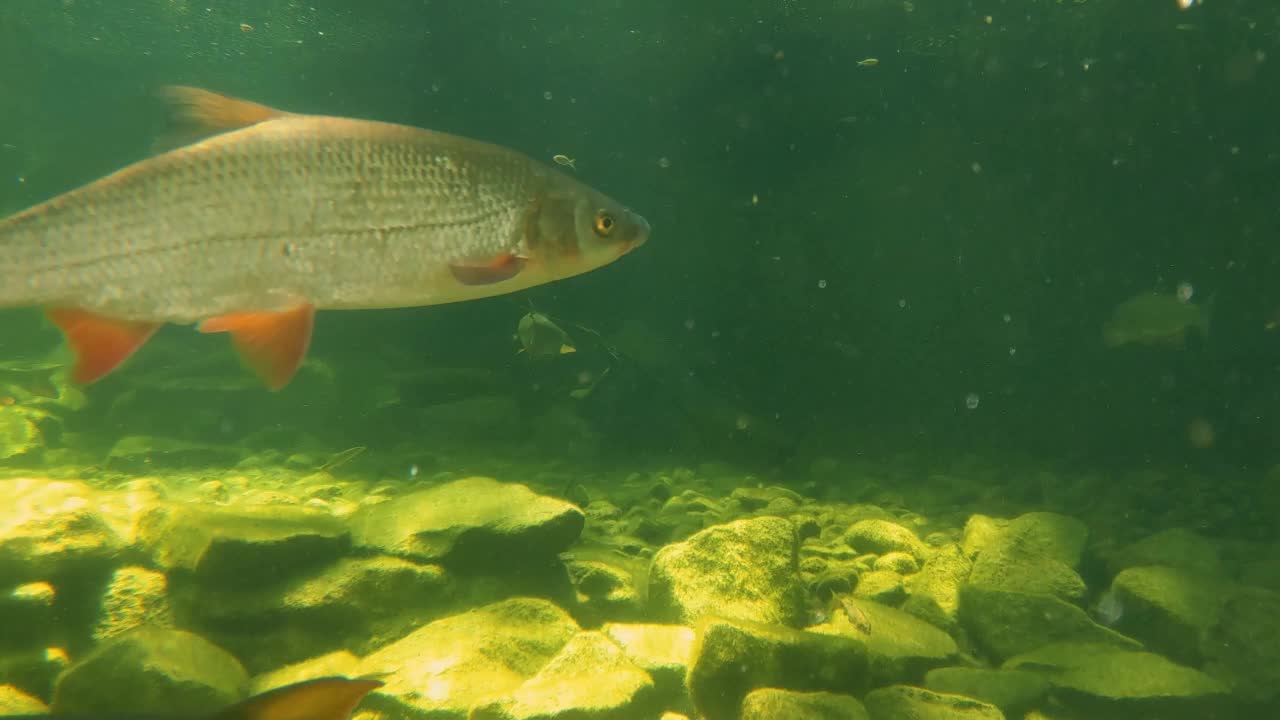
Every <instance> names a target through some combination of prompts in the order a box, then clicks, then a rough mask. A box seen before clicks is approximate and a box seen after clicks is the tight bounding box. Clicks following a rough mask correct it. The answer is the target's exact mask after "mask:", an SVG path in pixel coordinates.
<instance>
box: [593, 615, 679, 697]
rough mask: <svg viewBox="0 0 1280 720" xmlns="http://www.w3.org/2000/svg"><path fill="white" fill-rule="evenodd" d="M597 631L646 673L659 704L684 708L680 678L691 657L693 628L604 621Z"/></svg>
mask: <svg viewBox="0 0 1280 720" xmlns="http://www.w3.org/2000/svg"><path fill="white" fill-rule="evenodd" d="M600 631H601V632H603V633H604V634H605V635H607V636H608V637H609V639H610V640H612V641H613V642H614V643H616V644H617V645H618V647H620V648H622V652H623V654H624V655H626V656H627V659H628V660H630V661H631V662H633V663H635V665H636V666H637V667H639V668H640V669H642V670H644V671H645V672H647V673H649V676H650V677H652V678H653V684H654V687H655V689H656V692H657V702H658V703H659V704H660V705H661V706H662V707H668V708H671V707H674V708H677V709H682V710H683V709H685V708H684V706H685V705H687V704H688V690H687V689H686V688H685V685H684V680H685V676H686V675H687V674H688V672H689V661H690V660H691V659H692V657H693V644H694V639H695V635H694V632H693V628H688V627H684V626H683V625H632V624H623V623H608V624H606V625H605V626H604V627H602V628H600Z"/></svg>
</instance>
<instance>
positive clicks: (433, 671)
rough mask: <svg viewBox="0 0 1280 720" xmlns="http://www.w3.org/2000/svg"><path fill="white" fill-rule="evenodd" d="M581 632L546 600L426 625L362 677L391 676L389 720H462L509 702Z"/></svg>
mask: <svg viewBox="0 0 1280 720" xmlns="http://www.w3.org/2000/svg"><path fill="white" fill-rule="evenodd" d="M578 632H579V628H578V624H577V623H575V622H574V621H573V618H571V617H569V614H568V613H566V612H565V611H564V610H562V609H560V608H559V607H556V606H555V605H554V604H552V603H550V602H547V601H546V600H539V599H533V598H516V599H512V600H505V601H502V602H499V603H494V604H492V605H486V606H484V607H480V608H477V609H475V610H471V611H469V612H465V613H462V614H459V615H452V616H449V617H445V618H441V619H439V620H436V621H435V622H432V623H429V624H427V625H424V626H423V627H421V628H419V629H417V630H415V631H414V632H412V633H410V634H409V635H406V636H405V637H403V638H401V639H400V640H398V641H396V642H394V643H392V644H391V645H388V646H386V647H384V648H382V649H380V650H378V651H376V652H374V653H372V654H370V655H368V656H367V657H365V658H364V660H363V661H362V662H361V663H360V668H359V674H361V675H363V674H367V673H376V674H385V675H382V679H383V680H384V681H385V682H386V685H385V686H383V687H382V688H380V689H379V690H378V693H377V694H378V697H379V698H380V699H381V700H382V701H384V704H386V705H387V706H388V707H389V708H391V709H390V710H389V712H392V713H394V714H399V715H403V716H411V715H416V716H427V717H433V718H436V717H438V718H458V720H462V719H463V718H466V717H467V714H468V713H469V712H470V711H471V709H472V708H473V707H475V706H477V705H481V704H488V703H491V702H497V701H501V700H505V699H507V698H509V697H510V696H511V694H512V693H513V692H515V691H516V689H517V688H518V687H520V685H521V684H523V683H524V681H526V680H528V679H529V678H531V677H533V676H534V675H535V674H536V673H537V672H538V671H539V670H541V669H542V668H543V667H544V666H545V665H546V664H547V662H548V661H550V660H551V658H552V657H555V655H556V654H557V653H559V652H560V650H561V649H562V648H563V647H564V646H565V644H566V643H568V642H569V639H570V638H572V637H573V636H574V635H576V634H577V633H578ZM424 688H431V689H432V691H431V692H423V689H424Z"/></svg>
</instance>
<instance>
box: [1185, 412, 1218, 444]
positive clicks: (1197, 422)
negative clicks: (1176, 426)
mask: <svg viewBox="0 0 1280 720" xmlns="http://www.w3.org/2000/svg"><path fill="white" fill-rule="evenodd" d="M1216 435H1217V433H1215V432H1214V430H1213V424H1212V423H1210V422H1209V421H1208V420H1205V419H1204V418H1202V417H1198V418H1195V419H1193V420H1192V421H1191V422H1189V423H1187V442H1188V443H1189V444H1190V445H1191V447H1193V448H1195V449H1196V450H1207V449H1209V448H1211V447H1213V441H1214V439H1215V436H1216Z"/></svg>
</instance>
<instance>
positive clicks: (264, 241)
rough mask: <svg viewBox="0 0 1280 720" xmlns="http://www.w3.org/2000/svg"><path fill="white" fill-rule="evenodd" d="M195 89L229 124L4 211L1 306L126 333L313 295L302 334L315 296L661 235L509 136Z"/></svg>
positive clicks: (204, 108) (455, 281) (263, 317)
mask: <svg viewBox="0 0 1280 720" xmlns="http://www.w3.org/2000/svg"><path fill="white" fill-rule="evenodd" d="M177 98H178V99H179V100H182V101H184V102H187V103H188V105H189V107H188V109H189V110H191V111H192V112H193V113H194V114H197V115H198V114H200V113H205V114H206V115H207V116H208V117H210V118H213V122H211V124H212V125H214V126H222V127H216V129H220V130H225V132H221V133H219V134H214V135H212V136H211V137H207V138H205V139H203V140H199V141H197V142H194V143H192V144H190V145H186V146H183V147H180V148H178V149H175V150H172V151H170V152H167V153H164V154H161V155H159V156H156V157H153V158H150V159H147V160H144V161H142V162H139V163H136V164H134V165H132V166H129V167H127V168H124V169H122V170H120V171H118V172H116V173H114V174H112V175H109V176H107V177H105V178H102V179H101V180H98V181H95V182H93V183H90V184H88V185H86V186H83V187H81V188H78V189H75V190H72V191H70V192H68V193H66V194H64V195H61V196H59V197H56V198H54V199H52V200H49V201H47V202H45V203H43V204H41V205H38V206H36V207H34V208H31V209H29V210H27V211H24V212H22V213H19V214H18V215H15V216H13V217H11V218H9V219H7V220H4V221H2V222H0V306H17V305H44V306H51V307H55V308H64V309H72V310H74V312H75V313H77V314H76V315H75V317H76V318H78V320H77V323H76V327H77V328H81V327H82V323H87V325H83V327H86V328H88V330H86V331H85V332H89V333H90V334H92V331H94V330H95V329H96V330H104V331H105V330H111V332H109V333H107V335H108V342H107V344H119V343H124V344H125V345H128V344H129V343H130V341H131V339H136V338H138V337H139V336H140V334H141V333H142V331H144V330H147V331H148V333H147V336H149V332H153V331H154V326H155V325H157V324H160V323H165V322H178V323H192V322H197V321H201V320H208V319H210V318H219V317H224V316H231V315H234V316H235V317H234V321H233V322H231V323H230V325H228V323H226V322H223V323H216V325H217V326H219V327H224V326H225V329H226V330H227V331H229V332H232V333H233V336H234V335H235V333H236V332H238V329H237V328H239V327H240V326H241V325H242V324H243V323H245V322H252V323H253V324H254V325H255V327H257V326H259V325H261V324H262V323H269V324H270V323H283V322H289V323H299V322H302V319H301V316H300V315H299V316H294V315H289V314H288V313H291V312H292V311H293V310H295V309H298V308H308V309H309V310H308V311H307V312H306V313H304V314H305V315H306V317H307V318H308V319H307V320H306V323H307V332H306V333H303V334H302V337H303V339H302V340H300V341H299V340H297V339H294V340H291V341H290V342H294V343H296V342H303V344H304V346H305V342H306V340H307V339H309V335H310V333H309V327H310V324H309V323H310V321H309V317H310V315H309V313H310V311H311V310H314V309H321V310H323V309H372V308H390V307H412V306H421V305H433V304H440V303H448V302H457V301H462V300H470V299H475V298H480V297H487V296H491V295H497V294H502V293H506V292H512V291H515V290H520V289H523V288H527V287H531V286H533V285H538V284H542V283H545V282H551V281H554V280H558V279H561V278H565V277H569V276H572V275H576V274H579V273H582V272H586V271H588V270H591V269H594V268H596V267H599V266H601V265H604V264H607V263H609V262H612V261H613V260H614V259H616V258H618V257H620V256H621V255H622V254H625V252H627V251H628V250H630V249H632V248H634V247H636V246H638V245H640V244H642V243H643V242H644V241H645V240H646V239H647V236H648V230H649V227H648V223H647V222H646V221H645V220H644V219H643V218H642V217H640V216H639V215H636V214H635V213H633V212H632V211H630V210H629V209H627V208H625V207H623V206H622V205H620V204H618V203H617V202H616V201H614V200H612V199H610V198H608V197H606V196H604V195H602V194H601V193H599V192H597V191H595V190H593V189H592V188H590V187H588V186H586V185H585V184H583V183H581V182H579V181H577V180H575V179H573V178H570V177H568V176H566V175H564V174H562V173H560V172H558V171H556V170H554V169H552V168H549V167H547V166H545V165H542V164H540V163H537V162H535V161H533V160H532V159H530V158H528V157H527V156H525V155H522V154H520V153H517V152H515V151H512V150H508V149H506V148H502V147H499V146H496V145H490V144H487V143H483V142H479V141H476V140H470V139H467V138H461V137H457V136H453V135H449V134H445V133H439V132H433V131H430V130H423V129H419V128H413V127H407V126H402V125H394V124H390V123H382V122H375V121H368V120H356V119H350V118H339V117H327V116H314V115H298V114H292V113H285V112H281V111H277V110H273V109H271V108H267V107H265V106H260V105H255V104H253V103H247V102H245V101H240V100H235V99H233V98H225V97H222V96H218V95H214V94H212V93H208V92H207V91H200V90H195V89H180V90H179V91H177ZM237 117H240V118H243V122H241V123H240V125H241V126H239V127H225V126H226V125H228V124H234V123H235V122H236V118H237ZM291 318H292V319H291ZM55 321H59V320H58V319H57V318H55ZM67 322H68V320H67V317H66V316H65V315H64V316H61V321H60V324H65V323H67ZM97 322H102V323H107V324H111V323H114V325H109V327H108V326H102V327H99V326H97V325H95V323H97ZM63 330H64V332H68V335H69V338H70V339H71V340H72V345H73V347H76V349H77V352H82V351H84V349H85V348H84V347H82V346H84V345H85V343H80V344H79V345H77V342H76V340H77V339H76V338H75V337H70V336H71V333H70V331H68V330H67V328H66V327H63ZM259 330H261V328H259ZM117 331H119V332H117ZM120 333H123V335H121V334H120ZM284 334H289V335H291V336H292V335H298V333H296V332H294V333H284ZM269 335H270V333H266V334H265V335H263V334H262V333H261V332H257V333H256V334H254V337H253V346H254V347H256V348H258V349H259V350H261V349H263V348H267V347H269V346H270V345H272V341H271V339H270V337H269ZM247 336H248V333H247V332H246V334H245V338H241V339H246V341H247ZM82 339H83V338H82ZM144 341H145V337H142V338H141V340H138V343H139V344H140V343H141V342H144ZM93 342H103V341H102V339H101V338H98V337H97V336H95V338H94V339H93ZM238 342H239V341H238ZM89 344H90V345H91V344H92V342H90V343H89ZM238 346H239V347H240V349H241V350H242V352H243V351H245V349H246V348H245V347H243V346H242V344H240V345H238ZM133 349H136V347H135V348H133ZM250 349H252V348H250ZM303 351H305V347H304V348H303ZM116 352H119V350H118V349H117V350H116ZM129 352H132V350H130V351H129ZM286 354H288V355H290V356H291V357H292V356H293V355H297V359H298V361H300V359H301V355H300V353H298V352H297V351H296V349H293V350H291V351H290V353H286ZM126 356H127V354H126ZM271 362H272V363H276V362H278V361H276V360H272V361H271ZM117 364H118V363H117ZM112 367H114V365H112ZM280 372H283V371H280ZM82 374H87V373H82ZM290 374H291V373H290Z"/></svg>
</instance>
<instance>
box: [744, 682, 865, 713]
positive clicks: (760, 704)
mask: <svg viewBox="0 0 1280 720" xmlns="http://www.w3.org/2000/svg"><path fill="white" fill-rule="evenodd" d="M740 720H870V716H869V715H867V709H866V708H864V707H863V706H862V703H860V702H858V699H857V698H855V697H851V696H849V695H837V694H836V693H827V692H808V693H805V692H794V691H791V690H779V689H777V688H760V689H759V690H752V691H751V692H749V693H747V696H746V697H745V698H743V700H742V716H741V718H740Z"/></svg>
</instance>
